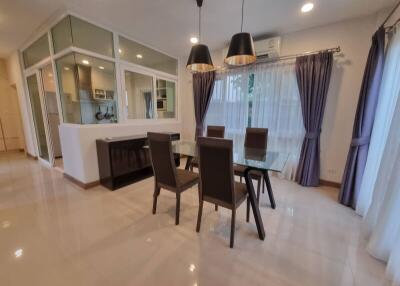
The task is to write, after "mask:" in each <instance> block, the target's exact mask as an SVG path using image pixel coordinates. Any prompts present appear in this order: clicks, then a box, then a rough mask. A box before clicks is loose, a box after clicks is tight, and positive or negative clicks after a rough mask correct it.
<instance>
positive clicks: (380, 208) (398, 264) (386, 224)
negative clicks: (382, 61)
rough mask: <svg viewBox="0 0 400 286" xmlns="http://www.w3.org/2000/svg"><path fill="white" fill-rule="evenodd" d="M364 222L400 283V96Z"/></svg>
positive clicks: (373, 249)
mask: <svg viewBox="0 0 400 286" xmlns="http://www.w3.org/2000/svg"><path fill="white" fill-rule="evenodd" d="M399 52H400V50H399ZM398 75H399V74H398ZM399 82H400V81H399ZM399 85H400V83H399ZM365 222H366V227H367V230H368V233H369V234H370V239H369V243H368V248H367V249H368V251H369V253H371V254H372V255H373V256H374V257H376V258H378V259H381V260H383V261H388V269H387V271H388V274H389V275H390V276H391V277H392V278H393V279H395V285H400V99H399V100H397V104H395V113H394V117H393V120H392V124H391V127H390V130H389V135H388V139H387V141H386V144H385V148H384V153H383V156H382V161H381V164H380V167H379V170H378V177H377V179H376V184H375V187H374V194H373V200H372V204H371V207H370V208H369V210H368V213H367V216H366V220H365ZM396 275H397V277H396Z"/></svg>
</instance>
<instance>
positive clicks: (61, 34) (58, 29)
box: [51, 16, 72, 53]
mask: <svg viewBox="0 0 400 286" xmlns="http://www.w3.org/2000/svg"><path fill="white" fill-rule="evenodd" d="M51 35H52V38H53V46H54V53H58V52H59V51H62V50H63V49H66V48H68V47H70V46H72V31H71V18H70V17H69V16H67V17H65V18H64V19H62V20H61V21H60V22H58V24H57V25H55V26H54V27H53V28H52V29H51Z"/></svg>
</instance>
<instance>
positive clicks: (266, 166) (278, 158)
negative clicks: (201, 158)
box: [172, 141, 289, 172]
mask: <svg viewBox="0 0 400 286" xmlns="http://www.w3.org/2000/svg"><path fill="white" fill-rule="evenodd" d="M172 152H174V153H176V154H181V155H186V156H191V157H197V147H196V142H193V141H173V142H172ZM288 158H289V154H288V153H281V152H271V151H266V150H260V149H252V148H245V147H244V146H234V148H233V163H235V164H237V165H242V166H245V167H251V168H255V169H259V170H264V171H275V172H282V170H283V168H284V167H285V164H286V161H287V160H288Z"/></svg>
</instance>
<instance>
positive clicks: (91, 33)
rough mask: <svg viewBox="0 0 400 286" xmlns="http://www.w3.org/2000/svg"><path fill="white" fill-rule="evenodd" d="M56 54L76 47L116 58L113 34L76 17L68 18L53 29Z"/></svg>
mask: <svg viewBox="0 0 400 286" xmlns="http://www.w3.org/2000/svg"><path fill="white" fill-rule="evenodd" d="M51 33H52V37H53V45H54V51H55V53H58V52H59V51H61V50H63V49H65V48H68V47H70V46H74V47H77V48H81V49H85V50H88V51H92V52H95V53H98V54H101V55H105V56H108V57H114V48H113V34H112V33H111V32H110V31H107V30H105V29H103V28H100V27H97V26H95V25H93V24H90V23H88V22H86V21H83V20H81V19H79V18H76V17H74V16H67V17H65V18H64V19H62V20H61V21H60V22H59V23H58V24H57V25H55V26H54V27H53V28H52V29H51Z"/></svg>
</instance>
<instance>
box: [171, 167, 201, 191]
mask: <svg viewBox="0 0 400 286" xmlns="http://www.w3.org/2000/svg"><path fill="white" fill-rule="evenodd" d="M176 177H177V179H178V188H189V187H191V186H193V185H195V184H197V183H198V182H199V175H198V174H196V173H193V172H190V171H186V170H182V169H176Z"/></svg>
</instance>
